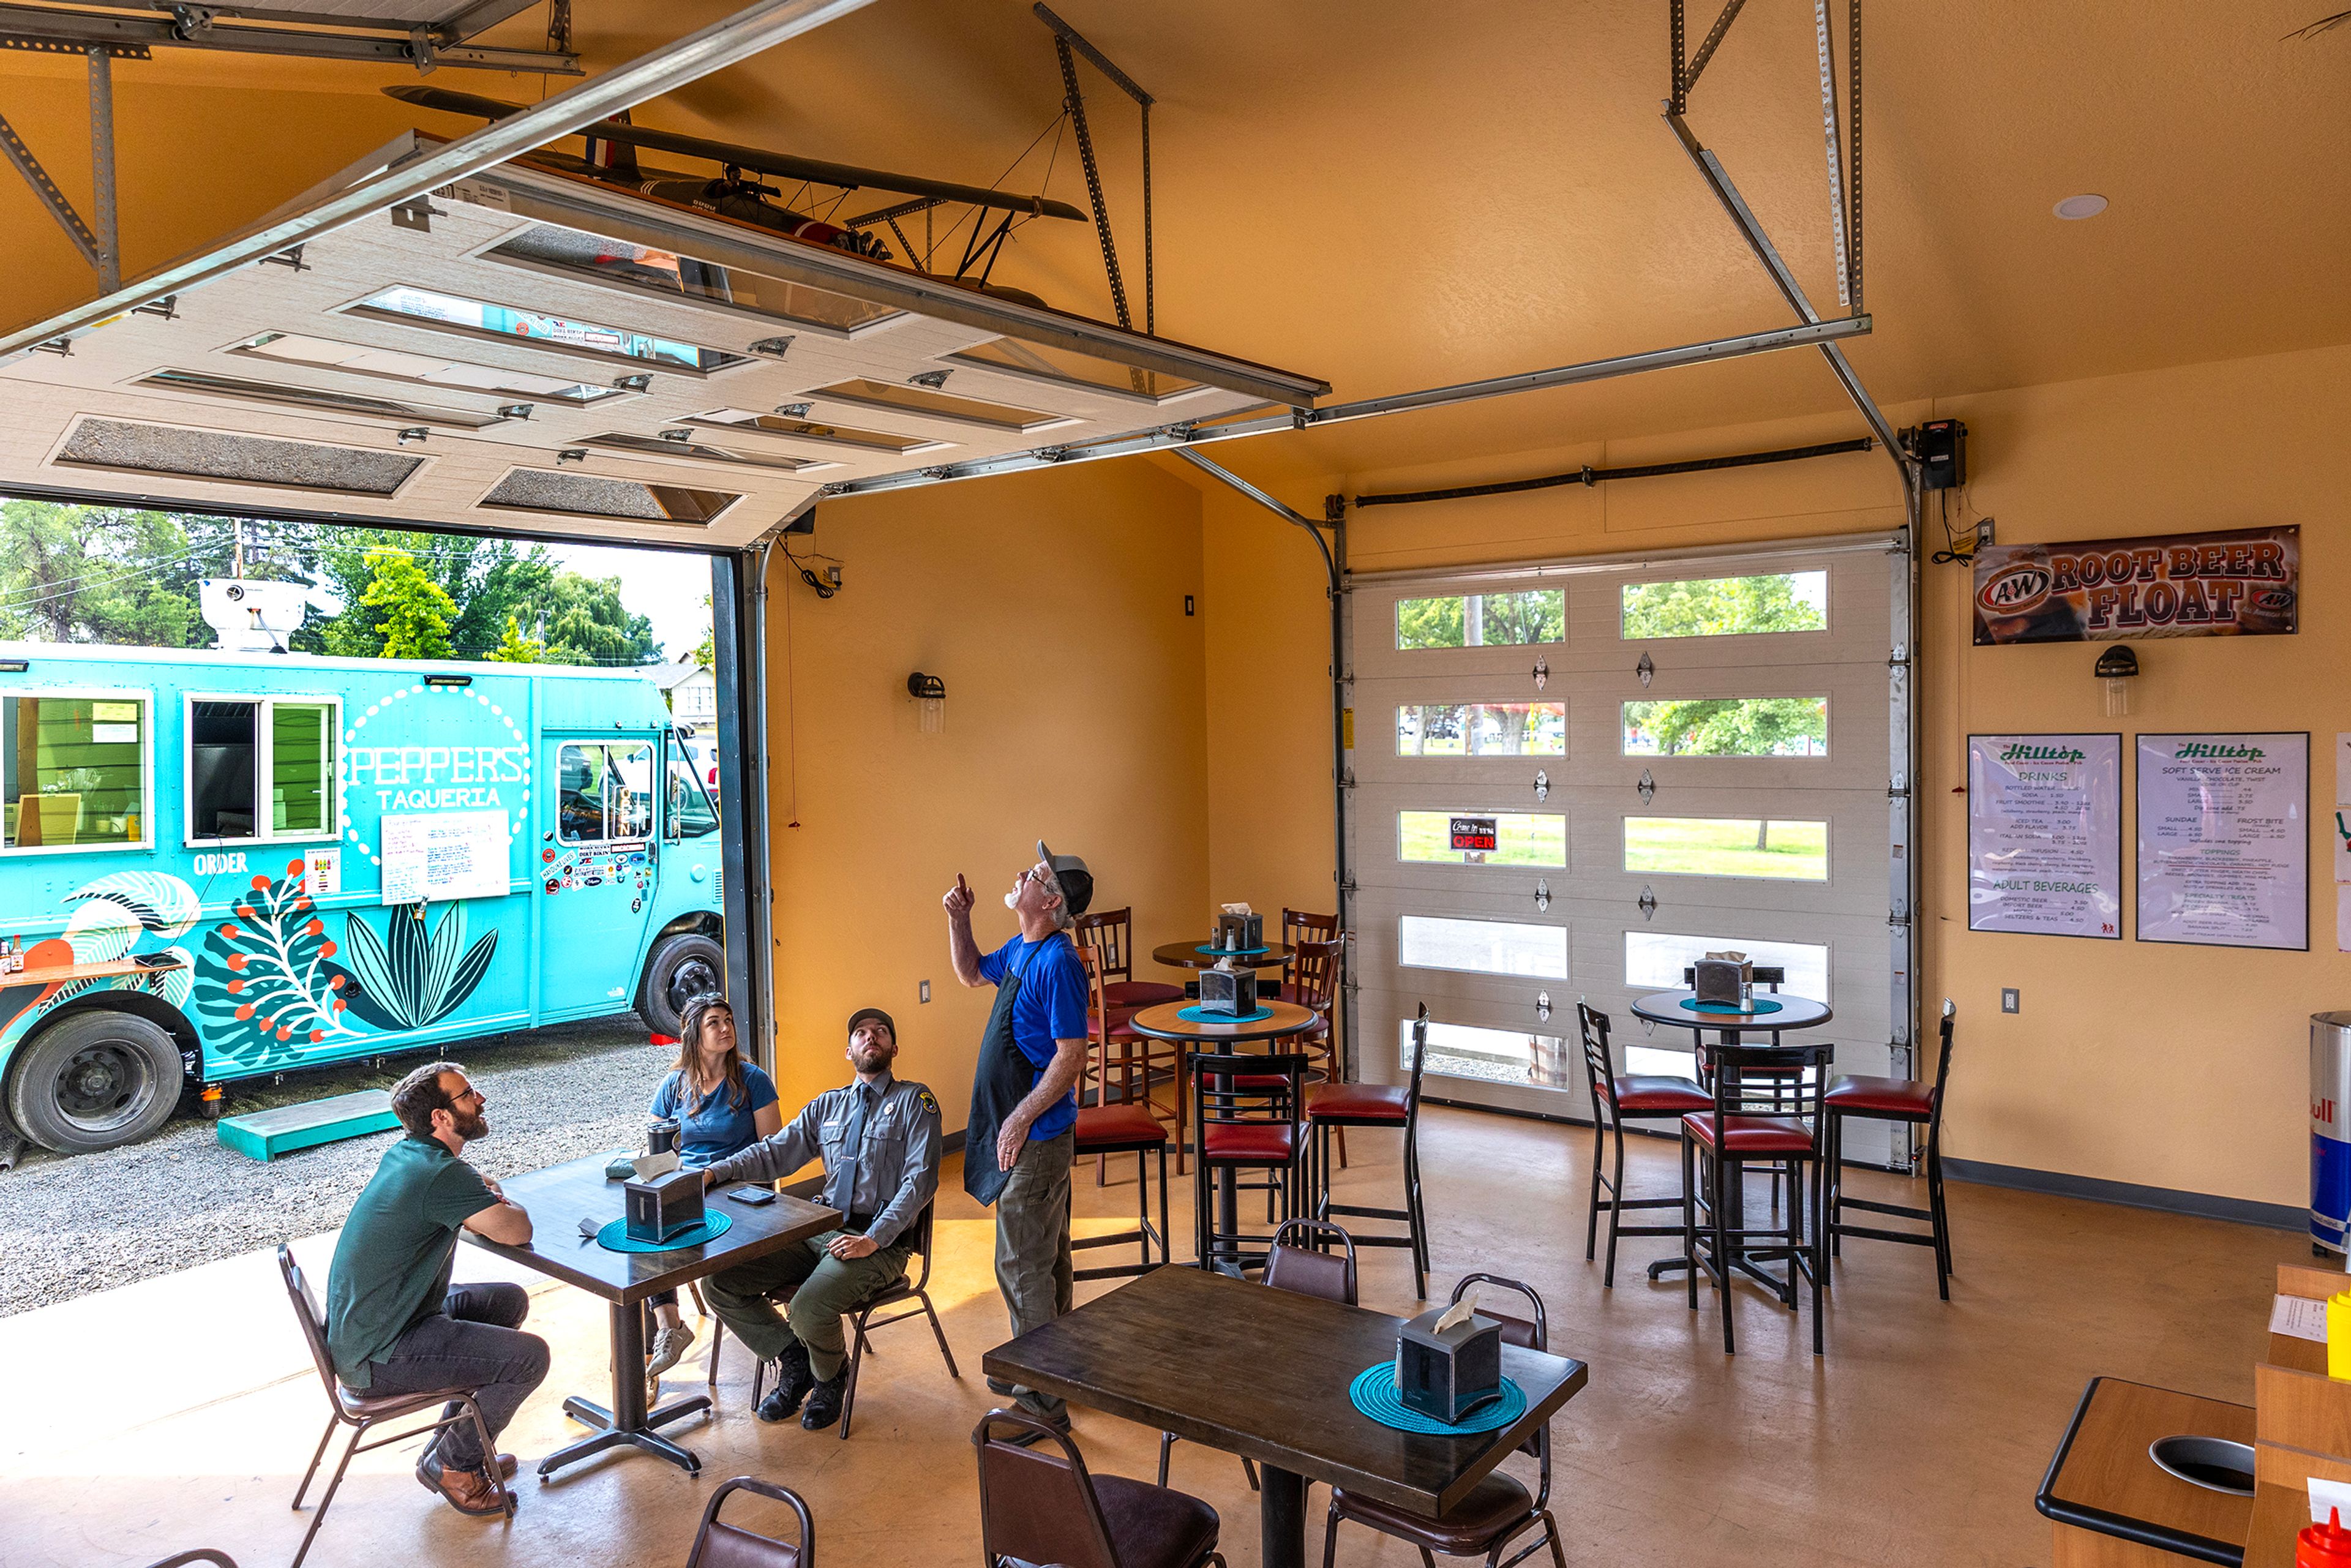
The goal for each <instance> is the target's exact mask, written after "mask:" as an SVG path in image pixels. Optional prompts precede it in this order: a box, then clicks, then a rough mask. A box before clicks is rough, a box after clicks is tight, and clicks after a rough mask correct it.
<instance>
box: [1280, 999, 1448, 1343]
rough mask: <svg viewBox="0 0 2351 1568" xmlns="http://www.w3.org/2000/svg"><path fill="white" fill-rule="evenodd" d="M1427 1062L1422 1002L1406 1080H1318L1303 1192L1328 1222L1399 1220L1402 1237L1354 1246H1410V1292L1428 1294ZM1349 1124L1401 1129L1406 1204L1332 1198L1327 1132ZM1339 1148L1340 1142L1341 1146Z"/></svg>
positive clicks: (1360, 1239) (1309, 1114)
mask: <svg viewBox="0 0 2351 1568" xmlns="http://www.w3.org/2000/svg"><path fill="white" fill-rule="evenodd" d="M1427 1060H1428V1005H1427V1004H1426V1002H1424V1003H1422V1004H1421V1008H1420V1014H1419V1016H1418V1017H1417V1018H1416V1019H1413V1025H1412V1078H1411V1081H1410V1082H1408V1083H1405V1084H1395V1083H1318V1084H1316V1085H1315V1086H1314V1088H1313V1090H1312V1091H1311V1092H1310V1093H1309V1094H1308V1095H1307V1099H1306V1120H1307V1125H1308V1129H1309V1133H1310V1141H1309V1145H1308V1148H1307V1154H1306V1160H1307V1167H1306V1168H1307V1180H1306V1190H1307V1191H1308V1193H1309V1194H1310V1195H1311V1197H1312V1200H1313V1201H1312V1208H1311V1212H1312V1213H1313V1216H1314V1218H1316V1219H1318V1220H1322V1221H1325V1222H1327V1221H1328V1220H1329V1219H1330V1218H1331V1217H1332V1216H1333V1215H1346V1216H1348V1217H1349V1218H1355V1219H1390V1220H1398V1221H1401V1222H1402V1223H1403V1225H1404V1227H1405V1233H1404V1234H1403V1235H1402V1236H1357V1237H1356V1238H1355V1245H1356V1246H1358V1247H1409V1248H1411V1249H1412V1293H1413V1295H1414V1297H1415V1299H1421V1298H1425V1297H1426V1296H1427V1294H1428V1216H1427V1213H1426V1210H1425V1209H1423V1207H1421V1197H1420V1081H1421V1071H1422V1069H1423V1068H1424V1067H1425V1066H1426V1062H1427ZM1349 1127H1394V1128H1398V1129H1401V1130H1402V1132H1403V1133H1404V1207H1402V1208H1370V1207H1364V1206H1362V1205H1360V1204H1345V1203H1332V1201H1331V1135H1332V1133H1333V1132H1334V1131H1335V1132H1337V1133H1338V1134H1339V1136H1340V1138H1341V1139H1344V1138H1345V1137H1346V1132H1345V1129H1347V1128H1349ZM1341 1146H1342V1148H1343V1147H1344V1145H1343V1144H1342V1145H1341Z"/></svg>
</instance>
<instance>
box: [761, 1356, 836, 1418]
mask: <svg viewBox="0 0 2351 1568" xmlns="http://www.w3.org/2000/svg"><path fill="white" fill-rule="evenodd" d="M815 1386H817V1381H816V1373H815V1371H814V1369H812V1368H811V1367H810V1365H809V1354H808V1347H807V1346H806V1345H804V1344H799V1343H795V1344H793V1345H792V1346H791V1347H790V1348H789V1349H788V1350H786V1351H785V1352H784V1354H782V1355H780V1356H778V1358H777V1360H776V1385H775V1386H774V1387H773V1388H771V1389H769V1390H768V1396H767V1397H766V1398H765V1399H762V1400H760V1401H759V1419H760V1420H762V1421H789V1420H790V1419H791V1418H792V1412H793V1411H795V1410H798V1409H799V1407H800V1401H801V1400H803V1399H805V1398H807V1397H808V1392H809V1390H810V1389H811V1388H814V1387H815ZM834 1409H835V1413H836V1414H837V1413H838V1412H839V1406H835V1407H834Z"/></svg>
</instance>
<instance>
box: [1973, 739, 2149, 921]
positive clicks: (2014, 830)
mask: <svg viewBox="0 0 2351 1568" xmlns="http://www.w3.org/2000/svg"><path fill="white" fill-rule="evenodd" d="M2122 763H2123V737H2121V736H2119V735H1971V736H1970V737H1968V929H1969V930H1970V931H2018V932H2024V933H2028V934H2030V935H2032V936H2094V937H2105V938H2107V939H2109V940H2114V941H2119V940H2121V938H2122V877H2123V867H2122V860H2123V825H2122V815H2123V787H2122Z"/></svg>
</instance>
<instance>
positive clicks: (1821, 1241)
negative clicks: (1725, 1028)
mask: <svg viewBox="0 0 2351 1568" xmlns="http://www.w3.org/2000/svg"><path fill="white" fill-rule="evenodd" d="M1835 1049H1836V1048H1835V1047H1834V1046H1831V1045H1827V1044H1805V1045H1718V1046H1716V1047H1715V1048H1714V1103H1713V1104H1712V1105H1711V1106H1709V1107H1708V1109H1706V1110H1704V1111H1693V1112H1691V1113H1689V1114H1688V1115H1686V1116H1684V1117H1683V1118H1682V1249H1683V1251H1684V1252H1686V1253H1687V1255H1688V1257H1689V1259H1690V1262H1691V1265H1692V1266H1691V1269H1690V1271H1689V1308H1690V1311H1692V1312H1696V1311H1698V1275H1699V1274H1700V1273H1701V1272H1703V1273H1704V1274H1705V1275H1706V1276H1707V1278H1708V1280H1709V1281H1712V1282H1713V1284H1714V1287H1715V1292H1716V1301H1718V1302H1719V1304H1720V1306H1721V1308H1722V1349H1723V1353H1724V1354H1731V1353H1733V1352H1735V1351H1736V1350H1737V1349H1738V1345H1737V1343H1736V1341H1735V1338H1734V1335H1733V1331H1732V1320H1733V1319H1734V1318H1735V1317H1736V1315H1737V1314H1736V1313H1735V1312H1732V1310H1731V1299H1730V1286H1731V1281H1733V1280H1735V1279H1737V1278H1738V1277H1739V1276H1740V1275H1741V1274H1745V1275H1747V1276H1748V1277H1749V1278H1750V1279H1753V1280H1755V1281H1758V1282H1760V1283H1761V1284H1763V1285H1765V1286H1767V1287H1769V1288H1770V1290H1771V1293H1772V1294H1773V1295H1775V1296H1777V1297H1778V1298H1779V1299H1780V1304H1781V1305H1782V1306H1784V1307H1786V1308H1787V1309H1788V1310H1789V1311H1790V1312H1796V1311H1798V1310H1799V1308H1798V1306H1797V1299H1796V1283H1797V1281H1798V1280H1799V1279H1800V1278H1802V1279H1807V1280H1810V1281H1812V1286H1813V1354H1814V1355H1819V1354H1822V1329H1821V1281H1822V1279H1823V1277H1824V1276H1825V1275H1826V1274H1827V1273H1828V1229H1827V1228H1826V1227H1825V1226H1822V1225H1815V1226H1814V1227H1813V1235H1812V1238H1811V1239H1809V1240H1807V1239H1806V1238H1805V1236H1804V1180H1805V1176H1806V1168H1807V1167H1810V1178H1811V1181H1812V1187H1813V1195H1812V1196H1813V1207H1814V1208H1815V1209H1816V1210H1818V1209H1819V1208H1820V1207H1821V1199H1822V1171H1823V1167H1824V1166H1825V1165H1826V1164H1827V1162H1826V1161H1825V1160H1824V1159H1823V1157H1822V1156H1823V1152H1824V1145H1825V1142H1826V1139H1827V1136H1828V1134H1827V1128H1826V1123H1827V1120H1828V1118H1827V1117H1826V1116H1824V1115H1823V1114H1822V1112H1821V1104H1820V1097H1821V1092H1822V1088H1823V1078H1824V1075H1825V1071H1826V1069H1827V1067H1828V1064H1829V1062H1830V1061H1832V1060H1833V1059H1834V1055H1835ZM1750 1068H1761V1069H1763V1070H1765V1071H1767V1072H1770V1071H1773V1070H1779V1069H1805V1070H1809V1071H1804V1072H1803V1074H1802V1076H1801V1077H1798V1078H1795V1079H1793V1080H1792V1081H1791V1082H1793V1084H1794V1086H1795V1092H1796V1093H1797V1094H1798V1095H1799V1096H1800V1098H1799V1100H1798V1102H1797V1104H1798V1110H1797V1113H1795V1114H1793V1115H1789V1114H1783V1113H1780V1111H1779V1107H1780V1106H1782V1105H1783V1104H1784V1103H1786V1102H1785V1100H1784V1098H1783V1095H1784V1092H1785V1091H1784V1088H1783V1087H1782V1085H1780V1084H1778V1083H1774V1084H1772V1085H1771V1086H1770V1087H1768V1088H1766V1089H1764V1090H1763V1091H1761V1092H1762V1093H1763V1094H1764V1095H1765V1096H1767V1097H1768V1098H1766V1099H1765V1100H1764V1101H1763V1103H1762V1104H1761V1113H1758V1111H1757V1110H1753V1109H1750V1107H1749V1106H1748V1103H1747V1101H1746V1098H1745V1092H1744V1091H1743V1090H1742V1089H1741V1088H1740V1077H1741V1075H1742V1074H1743V1073H1744V1072H1746V1071H1748V1070H1750ZM1754 1163H1768V1164H1770V1165H1771V1166H1775V1167H1777V1168H1779V1169H1780V1170H1782V1171H1783V1172H1784V1173H1785V1174H1786V1176H1787V1177H1788V1212H1787V1221H1786V1224H1785V1226H1784V1228H1776V1229H1771V1230H1765V1229H1760V1228H1754V1227H1750V1226H1747V1225H1744V1224H1734V1223H1733V1221H1732V1219H1731V1215H1732V1212H1733V1207H1734V1205H1736V1204H1737V1203H1738V1202H1739V1200H1740V1182H1742V1181H1743V1180H1744V1179H1745V1167H1746V1166H1748V1165H1750V1164H1754ZM1701 1165H1702V1166H1704V1167H1705V1168H1704V1172H1703V1174H1704V1175H1705V1176H1706V1177H1707V1178H1708V1179H1707V1180H1705V1181H1703V1182H1701V1181H1700V1180H1699V1179H1698V1178H1699V1176H1700V1174H1701V1173H1700V1171H1699V1169H1698V1167H1699V1166H1701ZM1701 1215H1703V1217H1704V1223H1703V1224H1701V1223H1700V1216H1701ZM1755 1242H1761V1243H1763V1244H1762V1245H1760V1246H1759V1245H1752V1244H1751V1243H1755ZM1773 1258H1780V1259H1784V1260H1786V1262H1787V1265H1788V1274H1787V1278H1785V1279H1784V1280H1782V1279H1779V1278H1776V1277H1774V1276H1773V1275H1771V1274H1769V1273H1767V1272H1765V1271H1764V1270H1763V1269H1762V1267H1761V1265H1762V1263H1763V1262H1764V1261H1766V1260H1770V1259H1773Z"/></svg>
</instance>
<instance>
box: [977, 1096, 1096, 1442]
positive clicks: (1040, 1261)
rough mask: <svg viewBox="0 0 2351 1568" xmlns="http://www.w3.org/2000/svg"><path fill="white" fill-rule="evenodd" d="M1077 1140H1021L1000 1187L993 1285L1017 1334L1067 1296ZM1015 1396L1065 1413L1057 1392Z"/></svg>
mask: <svg viewBox="0 0 2351 1568" xmlns="http://www.w3.org/2000/svg"><path fill="white" fill-rule="evenodd" d="M1077 1143H1078V1140H1077V1134H1075V1133H1073V1132H1072V1133H1063V1134H1061V1136H1060V1137H1058V1138H1042V1139H1038V1140H1035V1141H1032V1142H1030V1143H1029V1144H1028V1145H1025V1146H1023V1147H1022V1149H1021V1151H1020V1155H1019V1158H1018V1159H1017V1160H1015V1161H1014V1162H1013V1165H1012V1175H1011V1178H1010V1179H1009V1180H1008V1181H1007V1182H1006V1183H1005V1184H1004V1190H1003V1191H1002V1192H1001V1193H999V1194H998V1195H997V1198H996V1288H997V1290H998V1291H1001V1292H1002V1293H1003V1296H1004V1305H1005V1308H1006V1310H1007V1311H1008V1312H1010V1313H1011V1314H1012V1332H1013V1333H1015V1334H1024V1333H1028V1332H1029V1330H1030V1329H1036V1328H1042V1327H1044V1326H1045V1325H1046V1324H1047V1323H1050V1322H1052V1321H1053V1320H1054V1319H1055V1318H1058V1317H1060V1316H1061V1314H1062V1313H1064V1312H1068V1311H1069V1310H1070V1308H1071V1304H1072V1294H1071V1292H1072V1291H1073V1290H1074V1289H1075V1285H1074V1281H1073V1277H1072V1274H1071V1263H1070V1162H1071V1157H1072V1156H1073V1155H1075V1153H1076V1151H1077ZM1013 1396H1014V1397H1015V1398H1017V1399H1019V1402H1020V1403H1021V1404H1022V1405H1024V1406H1028V1408H1029V1412H1030V1413H1031V1414H1033V1415H1039V1416H1048V1417H1054V1416H1066V1415H1068V1414H1069V1406H1067V1405H1066V1404H1065V1403H1064V1402H1063V1401H1062V1399H1061V1396H1060V1395H1058V1394H1048V1393H1046V1392H1045V1391H1044V1390H1042V1389H1040V1388H1030V1387H1028V1386H1026V1385H1021V1384H1015V1385H1013Z"/></svg>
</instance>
